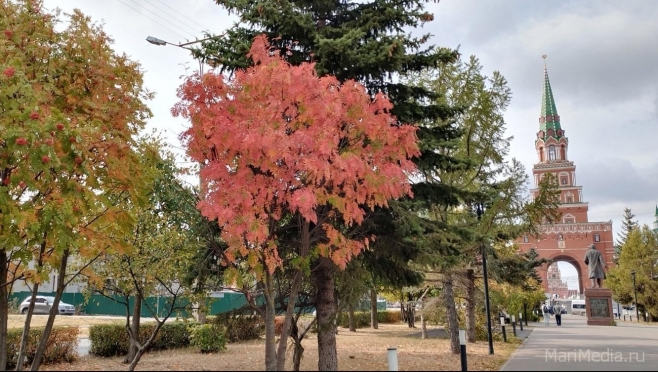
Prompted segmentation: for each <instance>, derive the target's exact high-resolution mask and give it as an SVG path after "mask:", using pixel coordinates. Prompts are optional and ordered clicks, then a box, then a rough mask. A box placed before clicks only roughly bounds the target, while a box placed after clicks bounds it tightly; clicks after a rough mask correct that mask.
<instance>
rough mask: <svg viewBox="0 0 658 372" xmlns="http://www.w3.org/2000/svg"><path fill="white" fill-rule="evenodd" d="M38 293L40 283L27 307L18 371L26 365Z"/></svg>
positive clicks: (35, 287) (34, 288)
mask: <svg viewBox="0 0 658 372" xmlns="http://www.w3.org/2000/svg"><path fill="white" fill-rule="evenodd" d="M37 293H39V283H34V286H33V287H32V296H31V297H30V304H29V305H28V307H27V314H25V324H24V325H23V334H22V335H21V345H20V347H19V349H18V358H16V370H17V371H22V370H23V367H24V366H25V351H26V350H27V341H28V340H29V338H30V336H29V335H30V323H32V315H33V314H34V306H35V301H36V298H37Z"/></svg>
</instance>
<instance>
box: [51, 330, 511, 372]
mask: <svg viewBox="0 0 658 372" xmlns="http://www.w3.org/2000/svg"><path fill="white" fill-rule="evenodd" d="M418 331H419V330H418V329H409V328H408V327H407V326H406V325H405V324H381V325H380V329H378V330H372V329H359V330H357V332H356V333H354V332H349V331H348V330H347V329H345V328H340V330H339V333H338V335H337V345H338V368H339V370H341V371H368V370H371V371H374V370H379V371H386V370H388V363H387V348H389V347H397V349H398V367H399V370H400V371H430V370H445V371H450V370H452V371H459V370H461V367H460V358H459V355H453V354H451V353H450V351H449V348H450V346H449V344H448V340H445V339H438V338H430V339H426V340H421V339H420V338H416V337H409V335H410V334H413V333H417V332H418ZM519 344H520V342H514V343H507V344H503V343H500V342H497V343H496V344H495V345H494V347H495V351H496V354H495V355H488V346H487V343H486V342H478V343H476V344H473V345H468V346H467V355H468V369H469V370H470V371H485V370H498V369H499V368H500V367H501V365H502V364H503V363H504V362H505V361H506V360H507V359H508V358H509V356H510V355H511V353H512V352H513V351H514V350H516V348H517V347H518V346H519ZM304 347H305V349H306V350H305V352H304V358H303V360H302V366H301V369H302V370H304V371H313V370H317V369H318V367H317V360H318V356H317V355H318V353H317V339H316V337H315V335H311V337H310V338H309V339H306V340H305V341H304ZM291 359H292V353H291V351H289V354H288V361H289V363H290V360H291ZM121 360H122V358H121V357H116V358H97V357H93V356H86V357H83V358H80V359H79V360H77V361H76V362H73V363H70V364H60V365H51V366H43V367H42V370H51V371H55V370H59V371H64V370H76V371H108V370H126V369H127V366H126V365H124V364H122V363H121ZM264 369H265V368H264V340H262V339H261V340H254V341H248V342H241V343H236V344H229V345H228V348H227V350H226V351H223V352H221V353H218V354H200V353H198V352H196V351H194V350H192V349H183V350H169V351H162V352H153V353H150V354H146V355H145V356H144V357H143V358H142V360H141V362H140V363H139V365H138V366H137V370H143V371H156V370H157V371H192V370H197V371H253V370H261V371H262V370H264ZM287 369H288V370H291V365H288V367H287Z"/></svg>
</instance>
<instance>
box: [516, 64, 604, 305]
mask: <svg viewBox="0 0 658 372" xmlns="http://www.w3.org/2000/svg"><path fill="white" fill-rule="evenodd" d="M592 130H593V133H592V134H593V135H594V134H596V129H594V128H593V129H592ZM535 149H536V150H537V158H538V163H536V164H535V165H534V167H533V169H532V173H533V176H534V177H533V179H534V184H535V188H534V189H532V190H530V191H531V195H532V197H535V196H537V194H538V193H539V184H540V181H541V180H542V178H543V177H544V176H546V174H548V173H551V174H553V175H554V176H555V177H556V179H557V181H558V184H559V189H560V207H559V208H560V212H561V213H562V218H561V220H560V221H558V222H557V223H555V224H552V225H551V224H545V225H541V226H540V231H541V236H540V237H539V239H537V238H534V239H533V238H532V237H530V236H522V237H520V238H519V239H517V240H516V242H517V243H518V245H519V247H520V250H521V251H522V252H527V251H529V250H530V249H531V248H535V250H536V251H537V253H538V254H539V257H541V258H547V259H550V260H552V261H553V262H559V261H564V262H569V263H570V264H572V265H573V266H574V267H575V269H576V271H577V272H578V276H579V279H580V280H579V293H583V291H584V289H585V288H588V287H589V286H590V283H589V278H588V277H587V265H585V263H584V262H583V258H584V256H585V253H586V252H587V250H588V249H589V245H590V244H592V243H593V244H595V245H596V248H597V249H598V250H599V251H600V252H601V253H602V254H603V258H604V260H605V261H606V263H607V264H608V267H613V266H614V263H613V255H614V254H615V248H614V241H613V234H612V221H604V222H590V221H589V219H588V217H587V211H588V208H589V207H588V203H587V202H586V201H585V198H584V197H583V187H582V186H578V184H577V183H576V166H575V164H574V162H573V161H570V160H569V140H568V139H567V137H566V135H565V131H564V129H562V126H561V123H560V116H559V115H558V113H557V109H556V106H555V100H554V99H553V91H552V89H551V84H550V81H549V80H548V72H547V69H546V66H545V65H544V87H543V92H542V100H541V114H540V117H539V131H538V132H537V138H536V139H535ZM538 274H539V275H540V276H541V278H542V281H543V285H544V290H545V291H546V293H553V289H552V288H550V283H551V282H550V281H549V280H547V279H550V278H549V277H548V275H549V272H548V268H544V269H540V270H538Z"/></svg>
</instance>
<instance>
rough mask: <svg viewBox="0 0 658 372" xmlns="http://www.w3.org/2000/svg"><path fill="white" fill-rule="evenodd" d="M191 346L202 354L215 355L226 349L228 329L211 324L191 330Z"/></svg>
mask: <svg viewBox="0 0 658 372" xmlns="http://www.w3.org/2000/svg"><path fill="white" fill-rule="evenodd" d="M191 330H192V334H191V335H190V340H191V344H192V345H193V346H195V347H197V348H198V349H199V351H200V352H202V353H213V352H218V351H222V350H224V349H226V329H225V328H224V327H221V326H216V325H211V324H198V325H195V326H194V327H192V328H191Z"/></svg>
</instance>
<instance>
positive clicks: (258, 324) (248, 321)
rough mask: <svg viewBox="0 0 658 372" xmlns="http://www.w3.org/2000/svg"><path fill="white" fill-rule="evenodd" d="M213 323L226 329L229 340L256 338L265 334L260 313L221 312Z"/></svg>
mask: <svg viewBox="0 0 658 372" xmlns="http://www.w3.org/2000/svg"><path fill="white" fill-rule="evenodd" d="M213 322H214V323H213V324H214V325H216V326H220V327H224V328H225V329H226V339H227V341H228V342H238V341H246V340H256V339H259V338H261V336H263V335H264V334H265V325H264V324H263V320H262V319H261V317H260V316H258V315H244V314H240V313H239V312H230V313H224V314H219V315H217V316H216V317H215V318H214V319H213Z"/></svg>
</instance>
